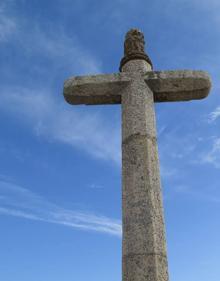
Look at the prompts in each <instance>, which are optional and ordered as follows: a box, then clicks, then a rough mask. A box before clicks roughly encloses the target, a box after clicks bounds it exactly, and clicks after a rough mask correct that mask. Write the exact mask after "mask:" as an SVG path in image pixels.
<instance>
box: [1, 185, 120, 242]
mask: <svg viewBox="0 0 220 281" xmlns="http://www.w3.org/2000/svg"><path fill="white" fill-rule="evenodd" d="M0 214H2V215H10V216H16V217H20V218H25V219H30V220H37V221H43V222H48V223H55V224H60V225H64V226H69V227H72V228H75V229H79V230H87V231H96V232H101V233H107V234H110V235H114V236H117V237H121V222H120V221H119V220H115V219H110V218H107V217H105V216H100V215H96V214H91V213H86V212H83V211H76V210H69V209H65V208H62V207H60V206H57V205H56V204H53V203H51V202H49V201H47V200H46V199H44V198H43V197H41V196H39V195H37V194H35V193H33V192H31V191H29V190H28V189H26V188H23V187H21V186H18V185H16V184H13V183H11V182H7V181H2V180H0Z"/></svg>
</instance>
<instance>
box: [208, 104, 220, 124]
mask: <svg viewBox="0 0 220 281" xmlns="http://www.w3.org/2000/svg"><path fill="white" fill-rule="evenodd" d="M219 117H220V106H218V107H216V109H215V110H213V111H212V112H211V113H210V114H209V116H208V121H209V122H210V123H212V122H214V121H215V120H216V119H218V118H219Z"/></svg>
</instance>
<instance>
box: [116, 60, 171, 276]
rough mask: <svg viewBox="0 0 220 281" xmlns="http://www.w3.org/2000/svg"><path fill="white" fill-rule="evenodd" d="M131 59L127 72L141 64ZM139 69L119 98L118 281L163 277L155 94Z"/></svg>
mask: <svg viewBox="0 0 220 281" xmlns="http://www.w3.org/2000/svg"><path fill="white" fill-rule="evenodd" d="M132 63H133V64H136V67H135V65H133V66H132V71H133V70H134V69H135V68H136V69H139V68H140V64H139V61H138V60H133V61H132ZM125 66H126V65H125ZM127 69H128V70H130V68H127ZM142 73H143V71H140V72H139V73H136V75H134V74H133V77H132V82H131V83H129V85H128V86H127V87H126V88H125V89H124V90H123V91H122V101H121V102H122V186H123V188H122V205H123V208H122V212H123V246H122V250H123V253H122V264H123V281H151V280H152V281H168V269H167V255H166V241H165V230H164V218H163V207H162V199H161V187H160V173H159V161H158V151H157V142H156V125H155V113H154V94H153V92H152V91H151V89H150V88H149V87H148V85H147V84H146V82H145V81H144V76H143V75H142Z"/></svg>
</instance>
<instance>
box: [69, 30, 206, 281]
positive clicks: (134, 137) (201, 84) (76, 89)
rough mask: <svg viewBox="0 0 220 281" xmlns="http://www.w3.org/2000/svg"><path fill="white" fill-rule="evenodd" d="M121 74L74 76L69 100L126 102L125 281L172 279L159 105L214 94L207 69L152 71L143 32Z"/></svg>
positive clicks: (135, 34)
mask: <svg viewBox="0 0 220 281" xmlns="http://www.w3.org/2000/svg"><path fill="white" fill-rule="evenodd" d="M120 71H122V72H121V73H118V74H106V75H95V76H84V77H72V78H70V79H68V80H67V81H65V84H64V97H65V99H66V101H67V102H69V103H71V104H114V103H122V204H123V207H122V212H123V249H122V250H123V254H122V256H123V257H122V265H123V270H122V271H123V281H168V266H167V255H166V239H165V230H164V218H163V206H162V205H163V204H162V198H161V184H160V173H159V160H158V151H157V142H156V125H155V113H154V102H164V101H187V100H191V99H201V98H204V97H206V96H207V95H208V92H209V90H210V87H211V80H210V77H209V75H208V74H207V73H205V72H202V71H187V70H184V71H156V72H153V71H152V63H151V61H150V60H149V58H148V56H147V55H146V54H145V52H144V38H143V34H142V33H141V32H140V31H138V30H131V31H130V32H129V33H128V34H127V36H126V41H125V57H124V58H123V59H122V61H121V67H120Z"/></svg>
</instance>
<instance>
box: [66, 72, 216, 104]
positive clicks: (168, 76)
mask: <svg viewBox="0 0 220 281" xmlns="http://www.w3.org/2000/svg"><path fill="white" fill-rule="evenodd" d="M141 76H142V78H143V80H145V82H146V84H147V85H148V86H149V87H150V89H151V91H152V92H153V93H154V101H155V102H171V101H189V100H198V99H203V98H205V97H207V95H208V93H209V90H210V88H211V80H210V77H209V75H208V73H206V72H204V71H191V70H180V71H149V72H147V73H145V74H142V75H141ZM133 79H135V77H134V75H129V74H128V73H116V74H104V75H92V76H83V77H82V76H76V77H72V78H69V79H68V80H66V81H65V83H64V97H65V99H66V101H67V102H68V103H70V104H76V105H77V104H87V105H98V104H120V103H121V95H122V93H123V89H124V88H125V87H126V86H128V84H129V83H130V82H131V81H132V80H133Z"/></svg>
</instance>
